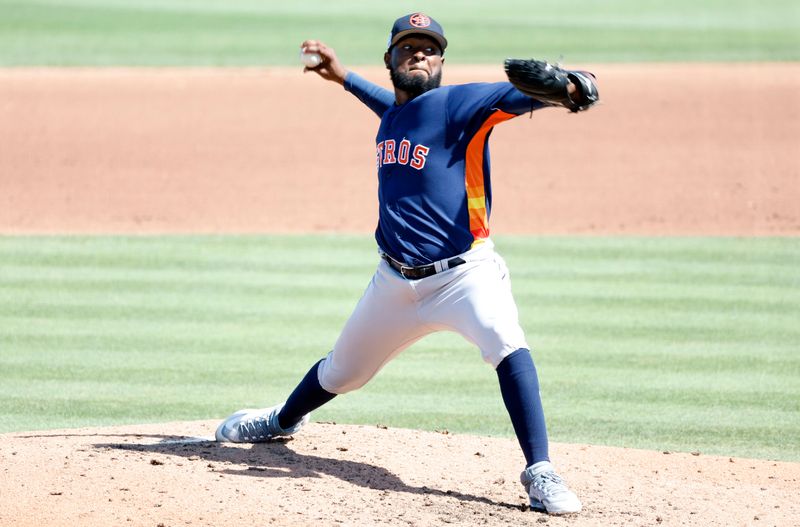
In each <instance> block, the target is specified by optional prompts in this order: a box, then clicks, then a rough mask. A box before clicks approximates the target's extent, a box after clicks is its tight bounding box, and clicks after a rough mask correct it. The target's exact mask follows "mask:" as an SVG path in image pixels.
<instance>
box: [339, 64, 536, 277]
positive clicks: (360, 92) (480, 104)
mask: <svg viewBox="0 0 800 527" xmlns="http://www.w3.org/2000/svg"><path fill="white" fill-rule="evenodd" d="M344 86H345V89H346V90H348V91H350V92H351V93H353V94H354V95H355V96H356V97H358V98H359V99H360V100H361V101H362V102H363V103H364V104H366V105H367V106H368V107H369V108H370V109H372V110H373V111H374V112H375V113H376V114H378V116H380V117H381V124H380V128H379V129H378V135H377V136H376V139H375V143H376V155H375V158H376V165H377V168H378V203H379V217H378V228H377V229H376V231H375V239H376V240H377V242H378V246H379V247H380V249H381V250H382V251H384V252H385V253H387V254H388V255H389V256H391V257H392V258H394V259H395V260H398V261H401V262H403V263H405V264H406V265H413V266H417V265H426V264H429V263H431V262H435V261H437V260H442V259H444V258H450V257H452V256H455V255H457V254H461V253H463V252H466V251H468V250H469V249H470V248H471V247H473V246H474V245H475V244H476V243H480V242H481V241H482V240H484V239H485V238H487V237H488V236H489V215H490V212H491V205H492V191H491V181H490V163H489V143H488V140H489V135H490V134H491V131H492V128H493V127H494V126H495V125H496V124H499V123H501V122H503V121H506V120H508V119H511V118H512V117H516V116H517V115H520V114H523V113H526V112H529V111H531V110H535V109H538V108H541V107H543V106H544V105H543V104H542V103H540V102H538V101H535V100H533V99H531V98H529V97H527V96H525V95H523V94H522V93H520V92H519V91H518V90H517V89H516V88H514V87H513V86H512V85H511V84H510V83H508V82H499V83H474V84H461V85H456V86H443V87H440V88H436V89H433V90H430V91H428V92H426V93H423V94H422V95H419V96H417V97H415V98H413V99H411V100H410V101H408V102H406V103H405V104H401V105H397V104H395V97H394V94H393V93H392V92H390V91H389V90H386V89H384V88H381V87H379V86H377V85H375V84H372V83H370V82H368V81H366V80H365V79H363V78H361V77H360V76H358V75H356V74H354V73H352V72H351V73H348V75H347V77H346V79H345V84H344Z"/></svg>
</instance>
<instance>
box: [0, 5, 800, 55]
mask: <svg viewBox="0 0 800 527" xmlns="http://www.w3.org/2000/svg"><path fill="white" fill-rule="evenodd" d="M417 10H424V11H426V12H428V13H429V14H430V15H431V16H434V17H435V18H437V19H438V20H440V21H441V22H442V23H443V25H444V26H445V31H446V34H447V36H448V38H449V40H450V42H451V45H450V47H449V49H448V51H447V56H448V60H449V61H450V62H451V63H453V64H459V63H462V64H463V63H498V64H499V63H500V62H501V61H502V60H503V59H504V58H506V57H507V56H521V57H528V56H531V55H536V56H539V57H544V58H549V59H551V60H557V59H558V58H559V57H560V56H562V55H563V56H564V60H565V61H566V62H568V63H581V62H617V61H623V62H650V61H765V60H769V61H795V60H800V3H798V2H797V1H796V0H759V1H756V0H706V1H703V2H698V1H696V0H669V1H667V0H646V1H634V0H604V1H602V2H599V1H598V2H584V1H577V0H541V1H537V2H530V1H528V0H499V1H495V2H484V1H478V0H468V1H462V0H459V1H456V0H439V1H435V2H434V1H430V0H427V1H419V2H408V1H398V2H370V1H366V0H346V1H336V2H328V1H323V0H306V1H303V2H265V1H262V0H236V1H230V2H221V1H220V0H0V13H2V16H0V66H23V65H24V66H27V65H55V66H78V65H80V66H83V65H86V66H97V65H100V66H109V65H113V66H119V65H135V66H139V65H158V66H163V65H171V66H185V65H204V66H205V65H211V66H217V65H225V66H233V65H237V66H241V65H295V66H297V65H298V61H297V52H298V49H297V47H298V46H299V44H300V42H302V41H303V40H304V39H306V38H319V39H322V40H325V41H327V42H328V43H330V44H331V45H333V46H334V47H336V48H337V50H338V52H339V56H340V57H341V58H342V60H343V61H345V63H346V64H351V65H363V64H369V65H373V64H379V63H380V60H381V55H382V53H383V51H384V49H385V44H386V40H387V37H388V33H389V28H390V27H391V23H392V22H393V21H394V19H395V18H397V17H398V16H401V15H403V14H406V13H410V12H414V11H417Z"/></svg>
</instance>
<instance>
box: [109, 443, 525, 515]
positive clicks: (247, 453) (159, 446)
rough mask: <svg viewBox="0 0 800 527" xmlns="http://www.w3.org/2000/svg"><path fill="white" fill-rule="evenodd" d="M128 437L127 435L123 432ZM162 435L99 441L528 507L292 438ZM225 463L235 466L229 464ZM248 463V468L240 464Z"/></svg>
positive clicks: (262, 471)
mask: <svg viewBox="0 0 800 527" xmlns="http://www.w3.org/2000/svg"><path fill="white" fill-rule="evenodd" d="M120 435H122V434H120ZM128 437H131V438H134V439H141V438H143V437H145V436H142V435H138V434H131V435H130V436H128ZM146 437H158V438H160V439H161V441H160V442H158V443H129V442H124V443H97V444H95V445H94V447H95V448H98V449H117V450H127V451H135V452H143V453H151V454H162V455H168V456H181V457H185V458H192V460H197V459H202V460H205V461H207V462H209V463H219V464H221V466H215V467H213V470H214V471H215V472H217V473H220V474H227V475H231V476H247V477H257V478H272V477H282V478H287V477H289V478H318V477H320V476H321V475H327V476H332V477H335V478H338V479H340V480H342V481H344V482H346V483H350V484H352V485H358V486H360V487H365V488H369V489H373V490H387V491H392V492H408V493H410V494H420V495H429V496H448V497H451V498H455V499H458V500H461V501H464V502H473V503H480V504H484V505H491V506H495V507H498V508H501V509H514V510H520V509H521V508H523V509H524V507H522V506H521V505H518V504H511V503H503V502H496V501H493V500H490V499H488V498H486V497H483V496H475V495H472V494H464V493H461V492H455V491H451V490H440V489H435V488H431V487H428V486H422V487H414V486H411V485H408V484H406V483H404V482H403V481H402V480H401V479H400V478H399V477H397V476H396V475H395V474H393V473H391V472H389V471H388V470H386V469H385V468H383V467H379V466H375V465H371V464H369V463H361V462H357V461H350V460H343V459H335V458H327V457H320V456H313V455H306V454H298V453H297V452H295V451H293V450H292V449H291V448H289V446H287V444H288V443H291V439H281V438H279V439H276V440H273V441H270V442H268V443H257V444H254V445H252V446H251V447H250V448H241V447H234V446H228V445H226V444H225V443H217V442H215V441H210V440H207V439H205V438H191V437H185V436H168V435H162V436H146ZM225 465H232V466H230V467H229V468H224V467H225ZM242 465H245V467H244V468H238V467H241V466H242Z"/></svg>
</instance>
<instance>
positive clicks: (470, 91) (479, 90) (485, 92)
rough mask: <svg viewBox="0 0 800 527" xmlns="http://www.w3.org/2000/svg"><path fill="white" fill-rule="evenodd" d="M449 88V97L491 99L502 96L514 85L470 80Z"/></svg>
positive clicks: (457, 98) (454, 98)
mask: <svg viewBox="0 0 800 527" xmlns="http://www.w3.org/2000/svg"><path fill="white" fill-rule="evenodd" d="M447 88H449V89H450V90H449V93H448V98H449V99H451V100H459V99H462V100H463V99H491V98H494V97H498V96H502V95H504V94H505V93H507V92H508V91H509V90H513V89H514V87H513V86H512V85H511V83H510V82H469V83H465V84H453V85H450V86H447Z"/></svg>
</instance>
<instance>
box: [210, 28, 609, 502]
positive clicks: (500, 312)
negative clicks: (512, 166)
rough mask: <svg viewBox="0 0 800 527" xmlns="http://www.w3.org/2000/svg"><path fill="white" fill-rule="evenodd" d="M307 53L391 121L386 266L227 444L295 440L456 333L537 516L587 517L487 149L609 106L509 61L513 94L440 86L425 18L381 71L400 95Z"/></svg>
mask: <svg viewBox="0 0 800 527" xmlns="http://www.w3.org/2000/svg"><path fill="white" fill-rule="evenodd" d="M301 48H302V49H303V52H304V54H306V55H318V56H314V57H312V58H311V59H309V60H308V61H307V62H305V63H306V64H307V66H306V69H305V71H308V72H313V73H316V74H318V75H319V76H320V77H322V78H323V79H326V80H328V81H332V82H335V83H337V84H340V85H342V86H343V87H344V89H345V90H346V91H348V92H350V93H351V94H353V95H355V96H356V97H357V98H358V99H359V100H360V101H361V102H363V103H364V104H365V105H366V106H367V107H368V108H369V109H371V110H372V111H373V112H375V114H376V115H377V116H378V117H379V118H380V126H379V127H378V132H377V136H376V138H375V166H376V170H377V177H378V202H379V215H378V224H377V228H376V230H375V239H376V242H377V246H378V252H379V254H380V260H379V261H378V266H377V269H376V271H375V274H374V276H373V277H372V281H371V282H370V284H369V285H368V286H367V289H366V291H365V292H364V295H363V296H362V298H361V299H360V300H359V302H358V304H357V305H356V307H355V309H354V311H353V313H352V315H351V316H350V318H349V319H348V321H347V323H346V324H345V326H344V328H343V329H342V332H341V334H340V336H339V338H338V340H337V341H336V343H335V344H334V346H333V350H332V351H331V352H330V353H328V355H327V356H326V357H324V358H323V359H322V360H320V361H319V362H317V363H316V364H315V365H314V366H313V367H312V368H311V369H310V370H309V372H308V373H307V374H306V376H305V377H304V378H303V379H302V380H301V381H300V383H299V384H298V386H297V387H296V388H295V390H294V391H293V392H292V393H291V394H290V395H289V398H288V399H287V400H286V402H285V403H281V404H278V405H276V406H273V407H271V408H264V409H254V410H253V409H248V410H240V411H238V412H236V413H234V414H233V415H232V416H230V417H229V418H228V419H226V420H225V421H224V422H223V423H222V424H220V426H219V428H218V429H217V432H216V437H217V440H219V441H232V442H259V441H268V440H270V439H271V438H274V437H276V436H284V435H291V434H294V433H296V432H298V431H299V430H300V429H301V428H302V427H303V425H305V424H306V423H307V422H308V420H309V414H310V412H311V411H312V410H314V409H316V408H318V407H320V406H322V405H323V404H325V403H327V402H328V401H330V400H331V399H333V398H334V397H336V396H337V395H340V394H344V393H347V392H349V391H352V390H356V389H358V388H360V387H361V386H363V385H364V384H365V383H367V382H368V381H369V380H370V379H371V378H372V377H373V376H374V375H375V374H376V373H377V372H378V371H380V369H381V368H382V367H383V366H384V365H385V364H386V363H387V362H389V361H390V360H392V359H393V358H394V357H395V356H397V354H398V353H400V352H401V351H403V350H404V349H406V348H407V347H408V346H409V345H411V344H412V343H414V342H415V341H417V340H419V339H421V338H422V337H424V336H425V335H428V334H430V333H432V332H435V331H441V330H449V331H455V332H458V333H460V334H461V335H463V336H464V337H465V338H466V339H467V340H468V341H469V342H472V343H474V344H475V346H476V347H477V348H478V349H479V350H480V352H481V355H482V357H483V359H484V360H485V361H486V362H487V363H489V364H490V365H491V366H492V367H493V368H494V369H495V370H496V372H497V377H498V380H499V382H500V390H501V394H502V397H503V401H504V403H505V406H506V408H507V410H508V413H509V416H510V418H511V422H512V424H513V427H514V431H515V433H516V436H517V438H518V440H519V444H520V446H521V447H522V451H523V454H524V456H525V461H526V464H525V468H524V470H523V471H522V475H521V482H522V484H523V486H524V487H525V490H526V492H527V493H528V496H529V497H530V504H531V507H532V508H534V509H539V510H543V511H546V512H548V513H550V514H568V513H576V512H579V511H580V510H581V502H580V501H579V500H578V498H577V496H576V495H575V494H574V493H573V492H572V491H571V490H570V489H569V488H568V487H567V485H566V483H565V482H564V481H563V480H562V479H561V477H560V476H559V475H558V474H557V473H556V472H555V470H554V467H553V465H552V464H551V462H550V458H549V454H548V439H547V430H546V426H545V419H544V412H543V410H542V403H541V399H540V397H539V381H538V378H537V373H536V369H535V367H534V364H533V360H532V358H531V354H530V352H529V346H528V343H527V341H526V340H525V335H524V333H523V331H522V328H521V327H520V325H519V320H518V318H519V317H518V314H517V306H516V304H515V302H514V298H513V296H512V293H511V286H510V280H509V271H508V268H507V267H506V264H505V262H504V261H503V259H502V258H501V257H500V255H499V254H498V253H497V252H496V251H495V250H494V245H493V243H492V240H491V238H490V237H489V216H490V212H491V206H492V190H491V168H490V163H489V136H490V134H491V132H492V129H493V127H494V126H496V125H498V124H500V123H502V122H504V121H507V120H509V119H512V118H514V117H516V116H518V115H522V114H526V113H529V112H532V111H534V110H538V109H541V108H545V107H563V108H568V109H569V110H571V111H573V112H579V111H583V110H586V109H588V108H589V107H591V106H592V105H593V104H594V103H595V102H597V100H598V91H597V86H596V84H595V80H594V77H593V75H591V74H590V73H587V72H583V71H569V70H564V69H562V68H561V67H559V66H557V65H552V64H548V63H546V62H543V61H537V60H533V59H530V60H513V59H509V60H507V61H506V62H505V71H506V74H507V76H508V79H509V82H499V83H473V84H463V85H455V86H440V83H441V78H442V67H443V65H444V61H445V58H444V51H445V49H446V48H447V39H446V38H445V36H444V31H443V29H442V27H441V25H439V23H437V22H436V21H435V20H433V19H432V18H430V17H429V16H426V15H425V14H423V13H414V14H411V15H407V16H403V17H401V18H399V19H397V20H396V21H395V23H394V25H393V27H392V29H391V33H390V37H389V41H388V46H387V50H386V53H385V54H384V57H383V60H384V64H385V65H386V68H387V69H388V70H389V76H390V78H391V82H392V85H393V87H394V90H393V91H390V90H386V89H384V88H382V87H380V86H377V85H375V84H372V83H370V82H368V81H367V80H365V79H364V78H362V77H360V76H359V75H357V74H356V73H353V72H351V71H348V70H346V69H345V68H344V66H343V65H342V64H341V62H340V61H339V60H338V59H337V57H336V54H335V52H334V50H333V49H332V48H330V47H328V46H326V45H325V44H324V43H322V42H319V41H316V40H306V41H305V42H303V43H302V45H301Z"/></svg>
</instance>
